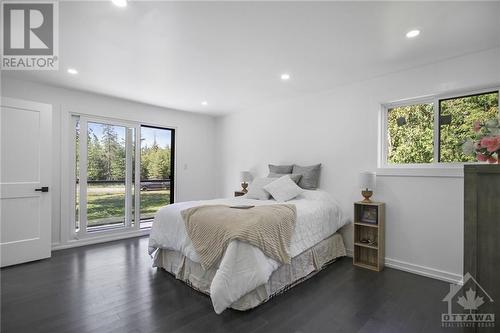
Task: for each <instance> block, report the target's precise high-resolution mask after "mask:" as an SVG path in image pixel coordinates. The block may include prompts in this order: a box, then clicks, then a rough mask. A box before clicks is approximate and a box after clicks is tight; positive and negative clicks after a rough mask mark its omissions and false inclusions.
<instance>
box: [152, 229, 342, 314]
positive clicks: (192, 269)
mask: <svg viewBox="0 0 500 333" xmlns="http://www.w3.org/2000/svg"><path fill="white" fill-rule="evenodd" d="M345 255H346V250H345V246H344V241H343V239H342V236H341V235H340V234H339V233H335V234H333V235H332V236H330V237H328V238H326V239H324V240H323V241H321V242H319V243H318V244H316V245H315V246H313V247H312V248H310V249H308V250H306V251H304V252H303V253H301V254H299V255H298V256H296V257H294V258H292V261H291V264H285V265H281V266H280V267H279V268H278V269H277V270H275V271H274V272H273V273H272V274H271V277H270V278H269V281H268V282H267V283H265V284H263V285H261V286H259V287H257V288H255V289H254V290H252V291H250V292H249V293H247V294H246V295H244V296H242V297H241V298H240V299H239V300H237V301H236V302H234V303H233V304H231V308H233V309H236V310H240V311H244V310H249V309H252V308H254V307H256V306H258V305H260V304H262V303H264V302H266V301H268V300H269V299H271V298H272V297H274V296H276V295H279V294H281V293H283V292H285V291H286V290H288V289H290V288H292V287H293V286H295V285H297V284H299V283H300V282H302V281H305V280H307V279H308V278H310V277H312V276H313V275H315V274H316V273H317V272H319V271H320V270H321V269H323V268H324V267H325V266H326V265H328V264H329V263H331V262H334V261H335V260H336V259H337V258H339V257H343V256H345ZM153 267H158V268H163V269H164V270H166V271H167V272H169V273H171V274H173V275H174V276H175V277H176V278H177V279H179V280H181V281H184V282H185V283H186V284H187V285H189V286H190V287H191V288H193V289H196V290H198V291H200V292H202V293H204V294H206V295H210V285H211V283H212V279H213V278H214V275H215V272H216V270H217V269H216V268H212V269H209V270H204V269H203V268H202V267H201V265H200V264H199V263H196V262H194V261H192V260H190V259H189V258H187V257H185V256H184V255H183V254H182V253H180V252H177V251H171V250H166V249H160V250H158V251H156V254H155V256H154V260H153Z"/></svg>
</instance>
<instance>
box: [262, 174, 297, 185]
mask: <svg viewBox="0 0 500 333" xmlns="http://www.w3.org/2000/svg"><path fill="white" fill-rule="evenodd" d="M286 175H287V176H289V177H290V178H292V180H293V181H294V182H295V184H297V183H298V182H299V180H300V178H302V175H299V174H297V173H289V174H286ZM267 177H268V178H279V177H283V174H282V173H274V172H270V173H269V174H268V175H267Z"/></svg>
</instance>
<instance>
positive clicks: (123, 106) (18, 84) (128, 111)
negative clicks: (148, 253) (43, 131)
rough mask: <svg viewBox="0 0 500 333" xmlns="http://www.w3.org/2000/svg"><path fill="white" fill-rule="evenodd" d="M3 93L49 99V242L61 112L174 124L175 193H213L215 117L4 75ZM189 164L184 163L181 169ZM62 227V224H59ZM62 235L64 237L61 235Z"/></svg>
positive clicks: (57, 193)
mask: <svg viewBox="0 0 500 333" xmlns="http://www.w3.org/2000/svg"><path fill="white" fill-rule="evenodd" d="M1 95H2V96H4V97H13V98H19V99H25V100H30V101H36V102H41V103H47V104H52V105H53V116H52V117H53V127H52V130H53V150H52V152H53V162H52V167H53V174H52V184H50V187H51V193H52V203H53V204H52V214H53V215H52V219H53V220H52V242H53V245H54V246H61V244H60V242H61V239H63V240H64V238H65V237H64V235H61V223H67V221H61V173H62V172H61V168H64V167H65V166H64V165H62V162H61V161H64V160H65V158H64V155H63V154H67V152H66V151H64V150H63V149H62V148H61V147H62V145H61V138H62V119H63V113H64V112H67V111H68V110H69V111H72V112H81V113H86V114H92V115H99V116H103V117H110V118H117V119H126V120H132V121H140V122H144V123H148V124H156V125H158V126H170V127H176V129H177V130H176V152H175V153H176V159H177V161H176V164H177V170H176V182H177V184H176V185H177V186H176V190H177V192H176V198H177V200H178V201H186V200H195V199H207V198H213V197H214V195H215V186H216V180H215V177H214V174H215V154H214V152H215V146H214V140H215V138H214V133H215V120H214V118H213V117H209V116H205V115H200V114H196V113H189V112H182V111H175V110H169V109H164V108H160V107H154V106H149V105H145V104H140V103H134V102H130V101H126V100H122V99H116V98H111V97H106V96H102V95H97V94H92V93H86V92H81V91H76V90H70V89H62V88H56V87H51V86H47V85H41V84H37V83H33V82H27V81H20V80H16V79H13V78H9V77H6V76H3V77H2V94H1ZM185 165H187V169H185V168H184V167H185ZM63 229H64V228H63ZM61 236H63V237H61Z"/></svg>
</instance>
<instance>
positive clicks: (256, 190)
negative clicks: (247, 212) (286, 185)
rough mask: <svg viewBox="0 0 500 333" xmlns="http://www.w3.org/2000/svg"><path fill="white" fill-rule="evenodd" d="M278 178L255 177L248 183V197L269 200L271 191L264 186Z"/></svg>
mask: <svg viewBox="0 0 500 333" xmlns="http://www.w3.org/2000/svg"><path fill="white" fill-rule="evenodd" d="M275 180H276V178H255V179H254V180H253V182H251V183H250V185H248V192H247V194H246V195H245V197H246V198H247V199H257V200H269V192H267V191H265V190H264V186H266V185H267V184H269V183H272V182H273V181H275Z"/></svg>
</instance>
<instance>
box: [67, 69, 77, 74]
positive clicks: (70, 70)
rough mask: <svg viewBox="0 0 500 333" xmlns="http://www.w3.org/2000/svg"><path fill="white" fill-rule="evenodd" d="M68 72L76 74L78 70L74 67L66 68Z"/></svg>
mask: <svg viewBox="0 0 500 333" xmlns="http://www.w3.org/2000/svg"><path fill="white" fill-rule="evenodd" d="M68 73H69V74H71V75H76V74H78V71H77V70H76V69H74V68H68Z"/></svg>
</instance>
